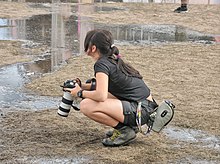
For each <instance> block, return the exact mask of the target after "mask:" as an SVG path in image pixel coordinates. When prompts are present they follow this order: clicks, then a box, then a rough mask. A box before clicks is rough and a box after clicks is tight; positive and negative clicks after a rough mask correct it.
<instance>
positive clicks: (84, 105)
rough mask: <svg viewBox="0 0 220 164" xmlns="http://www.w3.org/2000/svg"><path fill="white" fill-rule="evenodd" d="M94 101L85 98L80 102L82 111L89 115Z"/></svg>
mask: <svg viewBox="0 0 220 164" xmlns="http://www.w3.org/2000/svg"><path fill="white" fill-rule="evenodd" d="M92 101H93V100H91V99H86V98H85V99H83V100H82V101H81V102H80V111H81V112H82V113H83V114H85V115H89V114H91V113H92V110H91V108H92V106H93V105H92Z"/></svg>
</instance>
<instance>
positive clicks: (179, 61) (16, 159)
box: [0, 2, 220, 163]
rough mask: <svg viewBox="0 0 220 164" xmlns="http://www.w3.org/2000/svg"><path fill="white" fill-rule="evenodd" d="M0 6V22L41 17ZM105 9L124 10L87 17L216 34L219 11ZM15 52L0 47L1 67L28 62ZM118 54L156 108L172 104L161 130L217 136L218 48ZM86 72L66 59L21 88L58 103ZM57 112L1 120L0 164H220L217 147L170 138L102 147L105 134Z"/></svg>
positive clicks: (189, 46)
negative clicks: (134, 70)
mask: <svg viewBox="0 0 220 164" xmlns="http://www.w3.org/2000/svg"><path fill="white" fill-rule="evenodd" d="M0 3H1V5H0V15H1V17H4V18H8V17H13V18H15V17H23V16H30V15H31V14H40V13H44V12H48V11H41V10H39V11H37V12H36V13H34V12H29V11H32V10H36V9H32V8H29V7H28V6H26V4H25V3H22V4H17V3H7V2H0ZM11 4H13V5H11ZM18 5H23V7H19V8H18V9H17V10H19V12H18V13H16V14H14V12H12V11H14V8H16V6H18ZM106 5H109V6H121V7H125V8H127V9H128V10H126V11H116V12H114V13H109V12H107V13H106V12H100V13H98V14H92V15H90V16H91V19H92V18H93V19H94V20H95V21H97V22H106V23H108V22H111V23H116V24H117V23H123V22H124V23H129V24H130V23H140V24H149V23H151V24H157V23H160V24H178V25H183V26H185V27H189V28H191V29H194V30H198V31H201V32H206V33H212V34H220V29H219V27H220V14H219V12H220V7H219V5H190V11H189V12H188V13H186V14H176V13H173V12H172V11H173V9H174V8H176V7H177V6H178V5H177V4H136V3H132V4H121V3H119V4H115V3H113V4H106ZM3 6H4V7H3ZM152 9H153V10H152ZM6 11H7V12H6ZM21 45H22V43H20V42H12V41H1V42H0V56H1V58H4V59H5V60H0V66H4V65H7V64H12V63H16V62H23V61H28V60H31V57H30V56H29V55H27V54H28V53H23V52H24V49H23V48H22V46H21ZM118 47H119V48H120V51H121V54H122V55H123V59H124V60H125V61H127V62H129V63H131V64H132V65H134V67H135V68H137V69H138V70H140V72H141V74H142V75H143V76H144V80H145V81H146V83H147V84H148V85H149V87H150V88H151V91H152V94H153V96H154V98H155V99H156V100H157V101H158V103H160V102H161V101H162V100H164V99H170V100H172V101H173V102H174V104H175V105H176V110H175V116H174V119H173V121H172V122H171V123H170V124H169V126H168V127H167V128H169V127H172V126H173V127H178V128H180V129H181V128H189V129H195V130H201V131H204V132H205V133H208V134H210V135H214V136H216V137H220V131H219V128H220V121H219V118H220V112H219V108H220V98H219V97H220V44H198V43H197V44H196V43H185V42H179V43H173V44H166V45H150V46H149V45H148V46H118ZM43 51H44V49H40V48H39V49H38V50H34V52H36V53H41V52H43ZM82 61H83V62H82ZM92 69H93V61H92V60H91V59H90V58H88V57H86V56H80V57H73V58H71V59H70V60H69V61H68V64H67V65H65V67H62V68H61V69H60V70H58V71H56V72H54V73H52V74H47V75H45V76H43V77H41V78H38V79H36V80H34V81H33V82H32V83H30V84H28V85H27V86H26V88H28V89H30V90H31V91H32V92H34V93H36V94H39V95H50V96H61V95H62V91H61V90H60V87H59V85H60V84H62V82H63V81H64V80H66V79H69V78H75V77H79V78H81V79H82V80H86V79H87V78H89V77H92V76H93V73H92ZM56 110H57V109H45V110H43V111H35V112H33V111H26V110H25V109H24V110H23V111H14V112H8V113H6V114H5V115H4V117H3V116H1V117H0V121H1V124H0V163H205V162H207V163H220V155H219V154H220V148H219V143H217V146H218V147H217V149H212V148H207V147H202V146H201V145H202V144H200V143H198V142H190V141H189V142H182V141H181V140H175V139H172V138H169V137H167V136H166V135H165V133H163V132H161V133H160V134H157V133H153V132H152V133H151V134H150V135H149V136H143V135H142V134H138V136H137V138H136V140H135V141H134V142H132V143H130V144H129V145H128V146H123V147H118V148H106V147H104V146H103V145H102V144H101V140H102V139H103V137H104V133H105V132H106V131H107V130H108V129H109V128H108V127H106V126H103V125H100V124H98V123H95V122H94V121H92V120H90V119H88V118H87V117H85V116H83V115H82V114H81V113H80V112H76V111H73V110H72V111H71V113H70V115H69V116H68V117H67V118H62V117H59V116H58V115H57V113H56ZM217 142H219V140H218V141H217Z"/></svg>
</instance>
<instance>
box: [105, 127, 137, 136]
mask: <svg viewBox="0 0 220 164" xmlns="http://www.w3.org/2000/svg"><path fill="white" fill-rule="evenodd" d="M132 129H134V132H135V133H136V134H137V133H138V132H139V129H138V127H137V126H135V127H132ZM114 131H116V129H113V130H109V131H107V132H106V133H105V135H106V136H107V137H111V136H112V135H113V134H114Z"/></svg>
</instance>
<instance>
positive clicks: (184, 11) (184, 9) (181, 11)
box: [174, 6, 188, 13]
mask: <svg viewBox="0 0 220 164" xmlns="http://www.w3.org/2000/svg"><path fill="white" fill-rule="evenodd" d="M174 12H175V13H186V12H188V9H187V7H183V6H181V7H178V8H177V9H175V10H174Z"/></svg>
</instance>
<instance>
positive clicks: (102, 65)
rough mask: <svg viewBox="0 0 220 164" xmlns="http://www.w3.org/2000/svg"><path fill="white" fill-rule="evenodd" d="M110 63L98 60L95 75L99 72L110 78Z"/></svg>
mask: <svg viewBox="0 0 220 164" xmlns="http://www.w3.org/2000/svg"><path fill="white" fill-rule="evenodd" d="M107 63H108V62H105V61H104V60H98V61H97V62H96V63H95V65H94V71H95V75H96V73H98V72H103V73H105V74H106V75H108V76H109V73H110V67H109V66H108V64H107Z"/></svg>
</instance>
